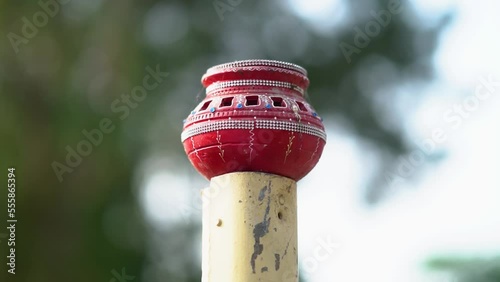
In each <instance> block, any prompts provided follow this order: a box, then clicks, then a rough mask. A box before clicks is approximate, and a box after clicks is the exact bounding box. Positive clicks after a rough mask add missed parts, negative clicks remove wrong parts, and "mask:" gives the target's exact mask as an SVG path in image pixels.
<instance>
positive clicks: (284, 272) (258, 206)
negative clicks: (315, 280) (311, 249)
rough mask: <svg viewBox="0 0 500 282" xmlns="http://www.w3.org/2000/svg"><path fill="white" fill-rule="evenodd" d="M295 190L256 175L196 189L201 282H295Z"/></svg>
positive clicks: (291, 184) (287, 182)
mask: <svg viewBox="0 0 500 282" xmlns="http://www.w3.org/2000/svg"><path fill="white" fill-rule="evenodd" d="M296 188H297V186H296V182H295V181H294V180H292V179H289V178H286V177H282V176H278V175H273V174H267V173H259V172H235V173H228V174H224V175H221V176H217V177H214V178H212V179H211V181H210V187H208V188H206V189H204V190H203V191H202V194H203V196H204V197H205V198H206V199H208V203H207V204H206V205H205V207H204V210H203V259H202V271H203V278H202V281H203V282H254V281H269V282H281V281H283V282H294V281H298V257H297V194H296Z"/></svg>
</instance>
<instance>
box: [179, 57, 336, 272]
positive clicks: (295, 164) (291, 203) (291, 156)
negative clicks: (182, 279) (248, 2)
mask: <svg viewBox="0 0 500 282" xmlns="http://www.w3.org/2000/svg"><path fill="white" fill-rule="evenodd" d="M202 84H203V85H204V86H205V87H206V91H207V93H206V98H205V99H204V100H203V101H202V102H201V103H200V104H199V105H198V106H197V107H196V108H195V109H194V110H193V111H192V112H191V114H190V115H189V116H188V118H187V119H186V120H185V121H184V130H183V132H182V136H181V138H182V142H183V145H184V150H185V151H186V153H187V155H188V158H189V160H190V161H191V163H192V164H193V166H194V167H195V168H196V169H197V170H198V171H199V172H200V173H201V174H202V175H203V176H205V177H206V178H207V179H209V180H210V187H209V188H206V189H204V190H203V191H202V193H203V196H204V198H205V199H207V201H208V202H207V205H205V207H204V211H203V262H202V269H203V278H202V281H204V282H254V281H255V282H256V281H272V282H276V281H278V282H280V281H281V282H296V281H298V258H297V198H296V193H297V191H296V181H298V180H300V179H301V178H303V177H304V176H305V175H306V174H307V173H309V172H310V171H311V170H312V169H313V167H314V166H315V165H316V163H317V162H318V161H319V158H320V156H321V153H322V151H323V147H324V145H325V142H326V134H325V130H324V127H323V124H322V120H321V118H320V117H319V116H318V114H317V113H316V112H315V110H314V109H313V107H312V106H311V105H309V104H308V103H307V101H306V99H305V93H306V90H307V87H308V85H309V79H308V78H307V72H306V70H305V69H303V68H302V67H300V66H297V65H295V64H290V63H286V62H279V61H271V60H245V61H237V62H232V63H227V64H222V65H217V66H215V67H212V68H209V69H208V70H207V73H206V74H205V75H204V76H203V78H202Z"/></svg>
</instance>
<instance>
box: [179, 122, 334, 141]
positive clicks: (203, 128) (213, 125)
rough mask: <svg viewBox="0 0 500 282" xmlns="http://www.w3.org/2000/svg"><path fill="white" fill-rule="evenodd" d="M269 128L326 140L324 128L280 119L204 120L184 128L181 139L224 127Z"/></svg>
mask: <svg viewBox="0 0 500 282" xmlns="http://www.w3.org/2000/svg"><path fill="white" fill-rule="evenodd" d="M255 128H257V129H271V130H285V131H292V132H297V133H304V134H309V135H313V136H316V137H319V138H321V139H323V140H325V141H326V133H325V131H324V130H322V129H320V128H318V127H315V126H312V125H308V124H302V123H297V122H288V121H282V120H223V121H213V122H204V123H199V124H195V125H192V126H190V127H188V128H187V129H186V130H184V131H183V132H182V134H181V140H182V142H184V140H186V139H188V138H191V137H193V136H195V135H199V134H203V133H207V132H212V131H217V130H225V129H248V130H252V129H255Z"/></svg>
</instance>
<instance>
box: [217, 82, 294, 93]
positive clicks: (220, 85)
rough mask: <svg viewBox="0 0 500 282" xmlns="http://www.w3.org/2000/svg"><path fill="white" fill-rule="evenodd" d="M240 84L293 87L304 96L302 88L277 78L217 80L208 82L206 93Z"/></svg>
mask: <svg viewBox="0 0 500 282" xmlns="http://www.w3.org/2000/svg"><path fill="white" fill-rule="evenodd" d="M240 86H266V87H281V88H287V89H293V90H295V91H297V92H299V93H300V95H302V96H304V89H302V88H301V87H299V86H298V85H295V84H293V83H290V82H286V81H277V80H261V79H245V80H231V81H219V82H215V83H212V84H210V85H209V86H208V87H207V93H211V92H214V91H219V90H222V89H224V88H229V87H240Z"/></svg>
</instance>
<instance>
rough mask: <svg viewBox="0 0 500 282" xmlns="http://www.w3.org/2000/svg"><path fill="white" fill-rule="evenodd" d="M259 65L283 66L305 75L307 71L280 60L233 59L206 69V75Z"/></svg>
mask: <svg viewBox="0 0 500 282" xmlns="http://www.w3.org/2000/svg"><path fill="white" fill-rule="evenodd" d="M259 66H267V67H276V68H284V69H289V70H294V71H296V72H299V73H301V74H303V75H304V76H307V71H306V69H304V68H303V67H301V66H299V65H296V64H292V63H288V62H282V61H274V60H243V61H235V62H230V63H225V64H220V65H216V66H213V67H211V68H209V69H208V70H207V73H206V74H207V75H209V74H213V73H216V72H218V71H220V70H222V69H233V68H242V67H259Z"/></svg>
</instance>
